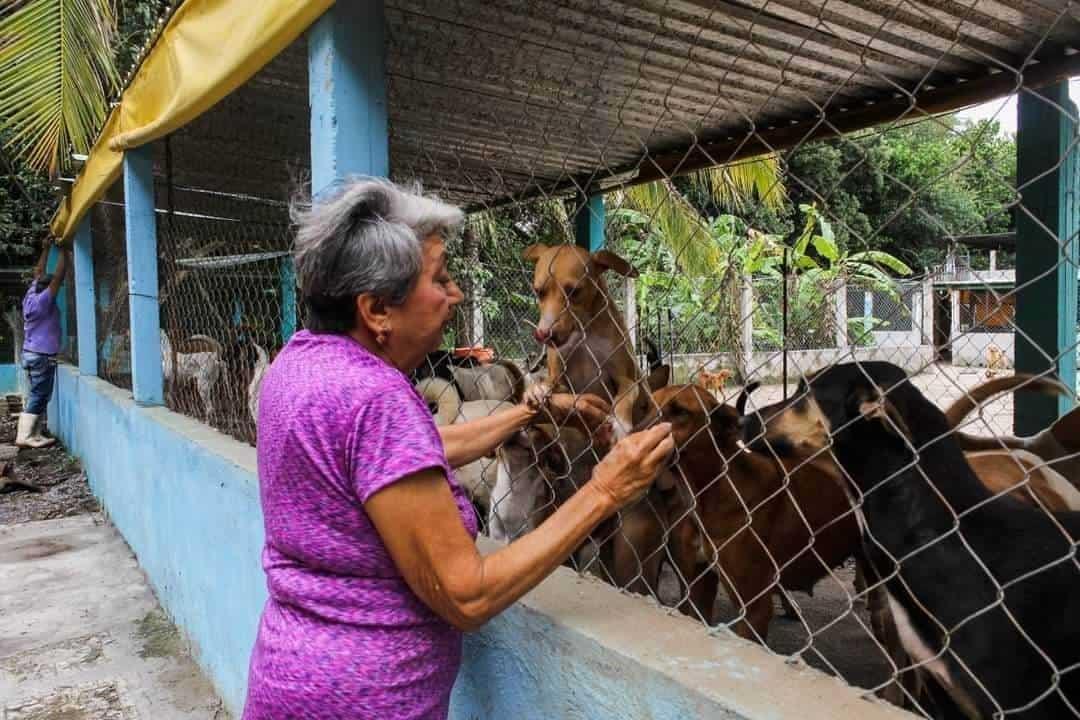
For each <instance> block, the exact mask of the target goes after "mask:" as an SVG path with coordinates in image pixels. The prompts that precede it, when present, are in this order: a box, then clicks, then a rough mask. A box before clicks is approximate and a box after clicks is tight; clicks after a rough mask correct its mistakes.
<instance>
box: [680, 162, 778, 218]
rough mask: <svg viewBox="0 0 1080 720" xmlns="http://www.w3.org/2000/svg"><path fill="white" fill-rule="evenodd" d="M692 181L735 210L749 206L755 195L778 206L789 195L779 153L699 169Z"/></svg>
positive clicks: (719, 201) (759, 200)
mask: <svg viewBox="0 0 1080 720" xmlns="http://www.w3.org/2000/svg"><path fill="white" fill-rule="evenodd" d="M690 181H691V183H693V184H694V185H696V186H697V187H698V188H699V189H701V190H703V191H704V192H706V193H707V194H708V195H709V196H710V197H712V198H713V199H714V200H715V201H716V202H717V203H719V204H721V205H723V206H726V207H728V208H731V209H732V210H741V209H745V207H746V206H747V205H748V204H749V203H750V202H753V201H754V200H755V199H756V200H757V202H760V203H762V204H763V205H765V206H766V207H769V208H774V209H775V208H779V207H780V206H782V205H783V203H784V200H785V199H786V197H787V191H786V189H785V188H784V183H783V180H782V177H781V172H780V163H779V161H778V160H777V157H776V156H775V155H765V156H763V157H759V158H754V159H753V160H743V161H740V162H736V163H732V164H730V165H718V166H716V167H711V168H707V169H705V170H699V171H698V172H696V173H693V174H691V175H690Z"/></svg>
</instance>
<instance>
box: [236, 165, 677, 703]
mask: <svg viewBox="0 0 1080 720" xmlns="http://www.w3.org/2000/svg"><path fill="white" fill-rule="evenodd" d="M295 215H296V220H297V222H298V225H299V228H298V231H297V237H296V243H295V249H294V260H295V263H296V276H297V282H298V285H299V290H300V296H301V298H302V300H303V302H304V305H305V307H306V310H307V321H306V325H307V328H306V329H305V330H303V331H301V332H298V333H296V334H295V335H294V336H293V337H292V339H290V340H289V342H288V343H287V344H286V345H285V347H284V348H283V349H282V350H281V352H280V353H279V354H278V356H277V358H276V359H275V360H274V363H273V364H272V365H271V366H270V368H269V370H268V371H267V373H266V375H265V376H264V379H263V384H262V388H261V391H260V397H259V410H258V416H259V417H258V422H257V427H258V443H257V448H256V450H257V456H258V475H259V493H260V499H261V502H262V511H263V521H264V525H265V530H266V542H265V545H264V548H263V555H262V564H263V568H264V570H265V572H266V582H267V588H268V590H269V598H268V600H267V602H266V606H265V607H264V609H263V613H262V618H261V620H260V623H259V628H258V635H257V638H256V641H255V647H254V649H253V651H252V655H251V663H250V666H249V672H248V691H247V701H246V704H245V707H244V715H243V717H244V720H286V719H289V718H296V719H300V718H304V719H305V720H344V719H346V718H348V719H351V720H366V719H368V718H370V719H372V720H374V719H376V718H377V719H378V720H384V719H388V718H394V719H395V720H443V719H444V718H446V717H447V714H448V707H449V701H450V690H451V688H452V686H453V684H454V680H455V678H456V677H457V673H458V668H459V666H460V664H461V640H462V632H463V631H468V630H475V629H476V628H479V627H480V626H481V625H483V624H484V623H485V622H486V621H487V620H488V619H490V618H491V617H493V616H494V615H496V614H497V613H499V612H501V611H502V610H503V609H505V608H506V607H507V606H509V605H510V604H512V603H513V602H514V601H516V600H517V599H518V598H520V597H521V596H522V595H524V594H525V593H526V592H528V591H529V590H530V589H532V588H533V587H535V586H536V585H537V583H539V582H540V581H541V580H542V579H543V578H545V577H546V576H547V575H549V574H550V573H551V572H552V571H554V570H555V569H556V568H557V567H558V566H559V565H560V564H561V563H562V562H563V561H564V560H565V559H566V558H567V557H569V555H570V553H571V552H572V551H573V550H574V549H575V548H577V547H578V546H579V545H580V544H581V543H582V542H583V541H584V540H585V538H586V537H587V536H588V534H589V533H590V532H591V531H592V530H593V529H594V528H595V527H596V526H597V525H598V524H599V523H600V522H602V521H603V520H604V519H606V518H608V517H610V516H611V515H613V514H614V513H615V512H616V511H617V510H618V509H620V508H621V507H623V506H625V505H626V504H627V503H629V502H632V501H633V500H635V499H637V498H640V497H641V496H642V495H643V494H644V493H645V491H646V490H647V489H648V487H649V486H650V484H651V483H652V482H653V480H654V478H655V476H656V473H657V472H658V470H659V469H660V467H661V465H662V464H663V463H664V462H665V461H666V459H667V457H668V455H669V453H670V452H671V450H672V440H671V437H670V434H671V427H670V425H667V424H661V425H657V426H656V427H654V428H652V429H649V430H646V431H643V432H640V433H636V434H634V435H630V436H629V437H627V438H625V439H623V440H622V441H620V442H619V443H618V444H617V445H615V446H614V447H613V448H612V449H611V450H610V452H608V454H607V455H606V456H605V458H604V459H603V460H602V461H601V462H600V463H599V464H598V465H597V466H596V468H595V469H594V471H593V475H592V478H591V479H590V480H589V482H587V483H586V484H585V485H583V486H582V488H581V489H580V490H579V491H578V492H577V493H576V494H575V495H574V496H573V497H572V498H570V500H568V501H567V502H566V503H564V504H563V505H562V506H561V507H559V509H558V510H556V511H555V512H554V513H553V514H552V515H551V516H550V517H549V518H548V519H547V520H546V521H545V522H544V523H543V524H542V525H540V527H538V528H537V529H536V530H534V531H533V532H531V533H529V534H527V535H525V536H524V537H522V538H520V539H519V540H516V541H515V542H513V543H511V544H509V545H507V546H506V547H505V548H503V549H500V550H498V551H497V552H494V553H492V554H490V555H486V556H484V555H481V554H480V552H479V551H478V550H477V547H476V544H475V542H474V540H475V536H476V532H477V521H476V516H475V514H474V512H473V509H472V507H471V505H470V502H469V499H468V497H466V495H465V492H464V491H463V490H462V488H461V487H460V486H459V485H458V483H457V481H456V480H455V478H454V472H453V468H455V467H460V466H462V465H465V464H467V463H470V462H472V461H474V460H476V459H478V458H480V457H483V456H484V455H487V454H488V453H490V452H492V451H493V450H494V448H495V447H496V446H497V445H499V444H500V443H501V442H502V441H504V440H506V439H507V438H509V437H510V436H511V435H512V434H514V433H515V432H517V431H519V430H520V429H521V428H523V427H525V426H526V425H528V424H529V423H531V422H532V421H533V420H534V419H535V418H538V416H543V417H546V418H548V419H547V421H548V422H550V421H551V420H552V419H554V420H556V421H559V422H575V423H576V424H578V425H579V426H584V427H586V428H596V427H598V426H600V425H601V424H602V423H604V422H605V419H606V417H607V415H608V412H609V408H608V407H607V405H606V404H605V403H604V402H603V401H602V400H600V399H599V398H596V397H594V396H588V395H581V396H577V397H575V396H570V395H563V394H553V395H549V396H548V397H546V398H542V399H540V398H538V399H537V400H535V401H527V402H523V403H521V404H520V405H514V406H511V407H510V408H508V409H505V410H503V411H501V412H498V413H495V414H493V415H490V416H488V417H485V418H482V419H479V420H475V421H472V422H468V423H462V424H458V425H451V426H447V427H436V426H435V423H434V420H433V418H432V416H431V412H430V410H429V409H428V407H427V405H426V404H425V402H424V401H423V399H422V398H421V397H420V395H419V394H418V393H417V391H416V390H415V389H414V388H413V386H412V385H411V384H410V382H409V373H411V372H412V371H413V370H414V369H415V368H416V367H417V366H419V364H420V363H421V362H423V361H424V359H425V357H426V356H427V354H428V353H429V352H431V351H433V350H435V349H436V348H437V347H438V346H439V345H440V344H441V342H442V337H443V331H444V330H445V329H446V327H447V324H448V323H449V322H450V320H451V318H452V316H453V312H454V306H456V305H457V304H458V303H459V302H461V300H462V293H461V291H460V290H459V289H458V286H457V285H456V284H455V283H454V280H453V279H452V278H451V277H450V274H449V272H448V270H447V249H446V245H445V243H444V239H445V238H446V237H447V236H448V235H449V234H450V233H452V232H453V231H455V230H456V229H457V228H458V227H459V226H460V224H461V223H462V221H463V215H462V212H461V211H460V210H458V209H457V208H455V207H452V206H450V205H446V204H444V203H442V202H440V201H438V200H435V199H433V198H428V197H423V196H421V195H419V194H418V193H416V192H410V191H406V190H404V189H402V188H400V187H398V186H397V185H394V184H392V183H390V182H389V181H385V180H376V179H371V178H355V179H352V180H349V181H346V182H344V183H342V184H341V186H340V187H338V188H337V191H336V192H334V193H333V194H332V195H330V196H329V197H326V198H325V199H322V200H320V201H319V202H318V203H317V204H315V205H314V206H313V207H311V208H310V209H298V210H297V211H296V213H295Z"/></svg>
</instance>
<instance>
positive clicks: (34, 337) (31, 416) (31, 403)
mask: <svg viewBox="0 0 1080 720" xmlns="http://www.w3.org/2000/svg"><path fill="white" fill-rule="evenodd" d="M49 246H50V243H49V241H48V240H46V241H45V243H44V247H43V248H42V250H41V257H40V258H38V262H37V265H35V266H34V274H33V278H32V280H31V282H30V287H29V288H28V289H27V291H26V295H25V296H24V297H23V301H22V311H23V329H24V338H23V346H22V366H23V369H25V370H26V374H27V375H28V376H29V379H30V397H29V398H28V399H27V402H26V411H25V412H23V413H22V414H21V415H19V425H18V429H17V430H16V434H15V444H16V445H17V446H19V447H32V448H37V447H45V446H47V445H51V444H52V443H54V442H56V441H55V440H54V439H53V438H47V437H44V436H42V435H41V432H40V430H39V429H38V428H39V426H40V423H39V421H40V420H41V418H42V415H44V413H45V408H46V406H48V404H49V398H51V397H52V391H53V385H54V384H55V381H56V354H57V353H58V352H60V308H58V307H57V305H56V296H57V293H59V292H60V288H61V286H63V284H64V275H65V273H66V272H67V266H68V257H67V255H68V251H67V250H66V249H64V250H61V252H60V259H59V260H58V261H57V263H56V269H55V270H54V271H53V273H52V274H51V275H49V274H46V273H45V263H46V261H47V260H48V257H49Z"/></svg>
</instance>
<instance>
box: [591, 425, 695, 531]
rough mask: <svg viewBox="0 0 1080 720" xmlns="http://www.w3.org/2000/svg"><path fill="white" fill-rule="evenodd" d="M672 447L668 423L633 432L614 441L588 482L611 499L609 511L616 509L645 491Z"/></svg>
mask: <svg viewBox="0 0 1080 720" xmlns="http://www.w3.org/2000/svg"><path fill="white" fill-rule="evenodd" d="M674 449H675V440H674V439H673V438H672V437H671V423H660V424H659V425H654V426H653V427H651V428H649V429H648V430H642V431H641V432H636V433H634V434H632V435H629V436H627V437H625V438H623V439H622V440H620V441H619V442H618V443H616V444H615V447H613V448H612V449H611V452H609V453H608V454H607V455H605V456H604V459H603V460H601V461H600V463H599V464H598V465H597V466H596V468H594V469H593V475H592V480H591V481H590V482H591V483H592V484H593V485H594V486H595V487H596V489H597V490H599V491H600V492H601V493H603V494H604V495H605V496H607V497H608V498H610V499H611V501H612V503H613V505H614V507H613V508H612V509H613V511H614V510H619V509H620V508H623V507H625V506H627V505H629V504H630V503H631V502H633V501H634V500H637V499H638V498H640V497H641V496H642V495H644V494H645V492H646V491H647V490H648V489H649V486H650V485H652V483H653V481H654V480H655V479H656V474H657V473H658V472H659V471H660V468H661V466H662V465H663V463H664V462H666V461H667V458H668V456H669V455H670V454H671V451H672V450H674Z"/></svg>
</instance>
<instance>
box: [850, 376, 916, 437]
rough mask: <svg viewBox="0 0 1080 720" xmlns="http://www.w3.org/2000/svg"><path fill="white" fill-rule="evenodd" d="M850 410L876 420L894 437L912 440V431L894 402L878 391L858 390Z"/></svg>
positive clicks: (854, 394)
mask: <svg viewBox="0 0 1080 720" xmlns="http://www.w3.org/2000/svg"><path fill="white" fill-rule="evenodd" d="M849 409H851V410H853V411H854V412H855V413H858V414H859V415H861V416H863V417H864V418H866V419H868V420H876V421H877V422H880V423H881V424H882V426H883V427H884V428H885V429H886V430H888V431H889V432H890V433H892V434H893V435H896V436H897V437H899V438H901V439H905V440H908V441H910V440H911V430H910V429H909V428H908V426H907V423H906V422H904V418H903V416H901V415H900V411H899V410H897V409H896V406H895V405H893V403H892V401H891V400H889V399H888V398H887V397H884V396H882V394H881V393H880V392H879V391H878V390H877V389H876V388H874V389H870V388H865V387H860V388H856V389H855V390H854V392H853V394H852V396H851V397H850V398H849Z"/></svg>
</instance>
